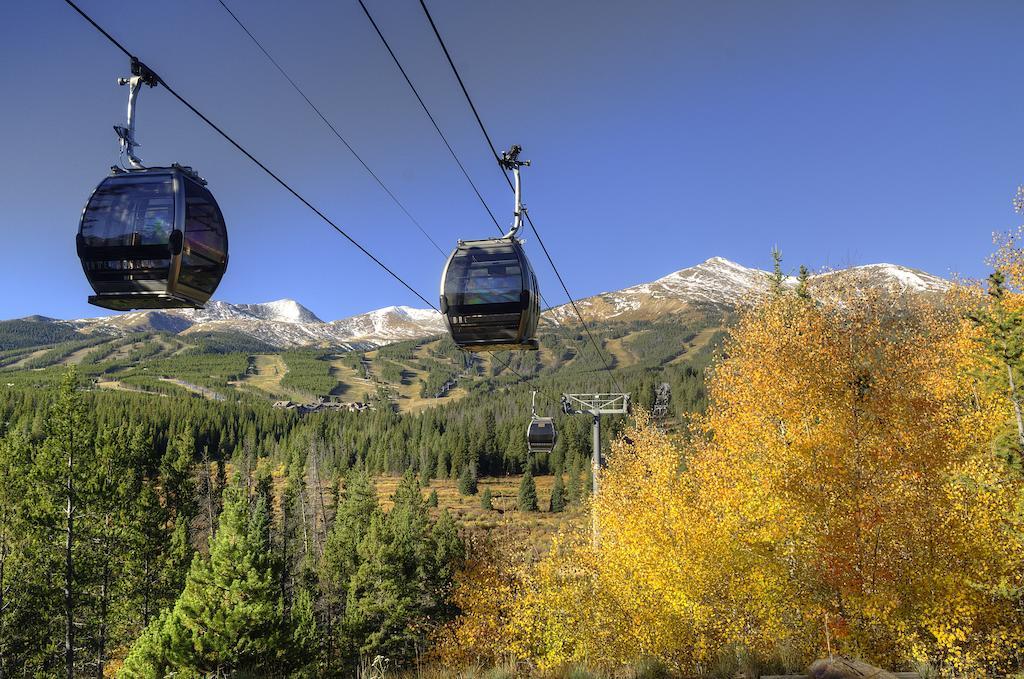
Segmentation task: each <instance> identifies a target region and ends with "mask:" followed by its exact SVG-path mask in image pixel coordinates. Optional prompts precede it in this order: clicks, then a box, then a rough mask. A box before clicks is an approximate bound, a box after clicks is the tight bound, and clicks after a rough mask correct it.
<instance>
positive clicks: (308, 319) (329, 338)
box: [66, 299, 444, 348]
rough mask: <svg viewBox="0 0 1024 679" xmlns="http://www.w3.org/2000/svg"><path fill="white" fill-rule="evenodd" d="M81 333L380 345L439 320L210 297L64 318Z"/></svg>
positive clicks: (427, 315) (424, 331)
mask: <svg viewBox="0 0 1024 679" xmlns="http://www.w3.org/2000/svg"><path fill="white" fill-rule="evenodd" d="M66 323H68V324H69V325H71V326H72V327H74V328H75V329H76V330H81V331H82V332H87V333H88V332H108V333H113V334H122V333H125V332H146V331H158V332H171V333H176V334H182V335H188V334H192V333H205V332H236V333H242V334H245V335H249V336H251V337H255V338H257V339H259V340H262V341H264V342H266V343H268V344H271V345H273V346H275V347H280V348H288V347H297V346H322V345H325V346H345V345H350V344H361V345H369V344H372V345H381V344H388V343H391V342H397V341H401V340H404V339H410V338H413V337H423V336H426V335H436V334H439V333H440V332H442V331H443V330H444V321H443V319H442V318H441V316H440V314H438V313H437V312H435V311H433V310H429V309H428V310H422V309H412V308H409V307H394V306H391V307H386V308H384V309H378V310H376V311H371V312H369V313H366V314H360V315H358V316H352V317H351V318H344V319H341V320H338V321H333V322H330V323H326V322H324V321H322V320H320V319H319V318H318V317H317V315H316V314H314V313H313V312H312V311H310V310H309V309H307V308H306V307H304V306H302V305H301V304H299V303H298V302H296V301H295V300H291V299H281V300H277V301H275V302H266V303H263V304H229V303H228V302H220V301H212V302H209V303H207V305H206V306H205V307H204V308H202V309H169V310H166V311H133V312H129V313H126V314H119V315H116V316H100V317H98V318H83V319H78V320H74V321H66Z"/></svg>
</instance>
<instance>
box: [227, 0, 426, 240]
mask: <svg viewBox="0 0 1024 679" xmlns="http://www.w3.org/2000/svg"><path fill="white" fill-rule="evenodd" d="M217 2H218V3H220V6H221V7H223V8H224V11H225V12H227V13H228V14H229V15H230V16H231V18H232V19H234V20H235V23H236V24H238V26H239V28H241V29H242V30H243V31H245V34H246V35H248V36H249V38H250V39H251V40H252V41H253V43H255V44H256V47H258V48H259V49H260V51H261V52H263V56H265V57H266V58H267V59H268V60H269V61H270V63H271V64H273V65H274V68H276V69H277V70H278V71H279V72H280V73H281V75H283V76H284V79H285V80H287V81H288V84H289V85H291V86H292V89H294V90H295V91H296V92H298V93H299V96H300V97H302V98H303V99H305V101H306V103H307V104H309V107H310V108H311V109H313V112H314V113H316V114H317V116H319V118H320V120H322V121H323V123H324V125H326V126H327V127H328V129H330V131H331V132H333V133H334V136H335V137H337V138H338V140H339V141H340V142H341V143H342V144H344V145H345V148H347V149H348V150H349V152H350V153H351V154H352V156H353V157H355V159H356V160H358V161H359V164H360V165H362V166H363V169H364V170H366V172H367V173H368V174H369V175H370V176H371V177H373V178H374V180H376V182H377V184H379V185H380V188H382V189H383V190H384V193H386V194H388V196H389V197H390V198H391V200H392V201H393V202H394V204H395V205H397V206H398V209H400V210H401V211H402V212H404V213H405V216H406V217H408V218H409V221H411V222H412V223H413V224H414V225H415V226H416V228H417V229H419V230H420V233H422V234H423V236H424V237H425V238H426V239H427V240H428V241H430V244H431V245H433V246H434V249H436V250H437V251H438V252H440V253H441V256H442V257H444V256H446V253H445V251H444V250H442V249H441V246H440V245H438V244H437V242H436V241H434V239H433V238H431V237H430V234H429V233H427V231H426V229H424V228H423V225H422V224H420V223H419V221H417V220H416V218H415V217H413V216H412V214H411V213H410V212H409V210H407V209H406V207H405V205H403V204H402V201H400V200H398V197H397V196H396V195H395V194H394V193H393V192H392V191H391V189H389V188H388V187H387V185H386V184H384V182H383V180H381V178H380V177H379V176H377V173H376V172H374V171H373V170H372V169H370V166H369V165H367V164H366V161H364V160H363V158H362V156H360V155H359V154H358V153H357V152H356V150H355V149H354V148H352V144H350V143H349V141H348V140H347V139H345V137H344V136H343V135H342V134H341V132H339V131H338V128H337V127H336V126H335V125H334V124H333V123H331V121H330V120H328V119H327V117H326V116H325V115H324V114H323V113H322V112H321V111H320V109H319V108H318V107H317V105H316V104H314V103H313V102H312V101H311V100H310V98H309V97H308V96H306V93H305V92H303V91H302V88H300V87H299V86H298V84H297V83H296V82H295V80H293V79H292V77H291V76H290V75H288V72H287V71H285V70H284V67H282V66H281V64H279V63H278V62H277V60H276V59H274V57H272V56H271V55H270V52H268V51H267V49H266V48H265V47H264V46H263V44H262V43H261V42H260V41H259V40H258V39H257V38H256V36H255V35H253V34H252V31H250V30H249V28H248V27H247V26H246V25H245V24H244V23H242V20H241V19H239V18H238V15H237V14H235V13H234V12H233V11H232V10H231V8H230V7H228V6H227V4H226V3H225V2H224V0H217Z"/></svg>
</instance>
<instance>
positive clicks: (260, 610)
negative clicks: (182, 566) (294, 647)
mask: <svg viewBox="0 0 1024 679" xmlns="http://www.w3.org/2000/svg"><path fill="white" fill-rule="evenodd" d="M225 496H226V497H225V501H224V510H223V512H222V513H221V516H220V522H219V525H218V527H217V533H216V535H215V536H214V537H213V538H212V539H211V540H210V553H209V555H208V556H206V557H204V556H201V555H196V556H195V558H194V559H193V560H192V566H191V568H190V569H189V572H188V576H187V578H186V581H185V589H184V591H183V592H182V593H181V596H180V597H179V598H178V601H177V602H176V603H175V605H174V609H173V610H172V611H171V612H170V614H169V615H167V616H162V617H161V618H160V619H158V620H156V621H154V622H153V623H152V624H151V626H150V628H149V629H147V631H146V633H145V634H144V635H143V636H142V637H141V638H140V640H139V641H138V642H137V643H136V645H135V647H134V648H133V649H132V651H131V653H130V654H129V661H131V662H126V664H125V673H126V675H127V676H140V677H142V676H160V675H161V673H162V672H163V671H164V670H165V669H166V668H167V667H171V668H173V669H174V670H176V671H178V672H181V673H184V674H189V673H199V674H217V675H221V674H232V673H257V674H259V673H262V674H270V673H274V672H275V671H276V670H277V669H278V668H279V667H280V665H281V662H282V659H283V657H284V655H285V650H286V646H287V642H288V635H287V634H286V632H287V625H286V624H285V621H284V619H283V618H282V602H281V599H280V597H279V596H278V589H277V581H276V578H275V574H274V568H273V562H272V550H271V548H270V545H269V542H268V539H267V537H268V526H269V523H270V513H269V509H268V507H267V503H266V500H265V499H264V498H260V497H257V498H256V499H255V501H254V502H253V503H251V504H250V501H249V498H248V497H247V496H246V494H245V491H244V488H243V487H239V484H235V485H233V486H232V487H230V488H229V489H228V490H227V491H226V493H225ZM161 663H164V665H165V666H164V667H163V668H161V667H160V666H159V665H160V664H161Z"/></svg>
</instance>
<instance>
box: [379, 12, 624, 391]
mask: <svg viewBox="0 0 1024 679" xmlns="http://www.w3.org/2000/svg"><path fill="white" fill-rule="evenodd" d="M359 3H360V4H362V0H359ZM420 7H422V8H423V13H424V15H426V17H427V21H428V22H429V23H430V27H431V28H432V29H433V31H434V36H435V37H436V38H437V42H438V44H439V45H440V46H441V51H442V52H444V56H445V58H446V59H447V60H448V65H449V66H451V69H452V73H454V74H455V79H456V80H457V81H458V83H459V87H460V88H461V89H462V94H463V95H464V96H465V98H466V102H467V103H468V104H469V108H470V110H472V111H473V117H474V118H476V122H477V125H479V126H480V131H481V132H482V133H483V135H484V139H486V140H487V146H488V147H489V148H490V149H491V154H492V155H493V156H494V157H495V159H496V160H499V161H500V160H501V156H500V155H499V154H498V149H497V148H496V147H495V146H494V142H493V141H491V135H490V134H489V133H488V132H487V127H486V126H485V125H484V121H483V119H482V118H481V117H480V113H479V112H478V111H477V108H476V105H475V104H474V103H473V98H472V97H471V96H469V90H468V89H466V83H465V82H463V80H462V76H461V75H460V74H459V69H458V68H456V66H455V61H454V60H453V59H452V55H451V53H450V52H449V51H448V46H447V45H446V44H445V42H444V38H442V37H441V31H439V30H438V28H437V24H436V23H434V17H432V16H431V15H430V10H429V9H427V3H426V2H425V0H420ZM499 168H500V169H501V173H502V175H504V177H505V181H507V182H508V185H509V188H511V189H513V190H514V188H515V187H514V186H513V184H512V180H511V179H509V176H508V173H507V172H506V171H505V169H504V166H502V165H500V163H499ZM526 221H527V222H529V224H530V230H531V231H533V235H534V236H536V237H537V242H538V243H540V247H541V249H542V250H543V251H544V256H545V257H547V260H548V264H550V265H551V269H552V270H553V271H554V272H555V276H556V277H557V278H558V282H559V284H560V285H561V286H562V290H563V291H564V292H565V296H566V297H568V298H569V303H570V304H571V305H572V309H573V311H574V312H575V313H576V317H577V318H578V319H579V321H580V325H582V326H583V329H584V330H585V331H586V332H587V336H588V337H589V338H590V342H591V344H593V345H594V350H595V351H596V352H597V355H598V356H599V357H600V358H601V362H602V363H603V364H604V368H605V370H607V371H608V375H609V377H610V378H611V380H612V382H613V383H614V384H615V388H616V389H618V390H619V391H620V392H621V391H622V387H621V386H619V382H618V380H617V379H615V375H614V373H613V372H612V369H611V365H609V363H608V361H607V359H605V357H604V352H603V351H601V348H600V346H599V345H598V344H597V340H595V339H594V335H593V333H592V332H591V331H590V326H588V325H587V322H586V321H585V320H583V315H582V314H581V313H580V310H579V307H578V306H577V305H576V300H575V299H574V298H573V296H572V294H571V293H570V292H569V287H568V286H567V285H566V284H565V280H564V279H563V278H562V274H561V273H560V272H559V271H558V267H557V266H555V260H554V259H552V258H551V253H550V252H548V248H547V246H546V245H544V240H543V239H542V238H541V237H540V232H539V231H538V230H537V227H536V225H534V223H533V219H532V218H531V217H530V213H529V212H527V213H526Z"/></svg>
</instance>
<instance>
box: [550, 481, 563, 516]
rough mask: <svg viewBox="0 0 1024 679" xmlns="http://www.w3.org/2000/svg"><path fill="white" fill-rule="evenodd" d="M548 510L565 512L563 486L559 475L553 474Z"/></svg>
mask: <svg viewBox="0 0 1024 679" xmlns="http://www.w3.org/2000/svg"><path fill="white" fill-rule="evenodd" d="M550 509H551V511H552V512H564V511H565V485H564V484H563V483H562V474H561V473H558V474H555V485H554V486H552V488H551V505H550Z"/></svg>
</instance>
